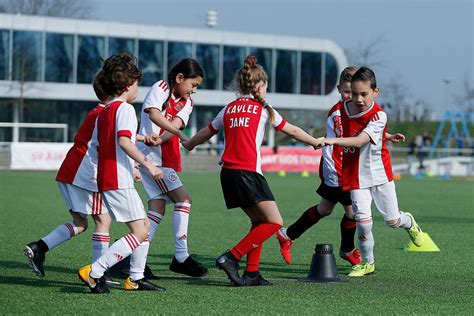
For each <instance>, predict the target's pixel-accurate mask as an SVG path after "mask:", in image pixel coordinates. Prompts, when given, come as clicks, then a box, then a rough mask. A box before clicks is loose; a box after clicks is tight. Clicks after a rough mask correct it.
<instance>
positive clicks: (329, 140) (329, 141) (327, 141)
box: [324, 138, 334, 146]
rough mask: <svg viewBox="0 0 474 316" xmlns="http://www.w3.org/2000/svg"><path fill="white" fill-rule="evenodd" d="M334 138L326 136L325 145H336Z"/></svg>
mask: <svg viewBox="0 0 474 316" xmlns="http://www.w3.org/2000/svg"><path fill="white" fill-rule="evenodd" d="M333 140H334V139H331V138H324V146H330V145H334V141H333Z"/></svg>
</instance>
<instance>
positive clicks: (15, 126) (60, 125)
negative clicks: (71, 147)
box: [0, 122, 68, 143]
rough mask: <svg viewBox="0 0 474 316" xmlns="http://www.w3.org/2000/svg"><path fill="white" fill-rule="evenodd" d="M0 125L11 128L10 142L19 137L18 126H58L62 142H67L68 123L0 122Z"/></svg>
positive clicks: (17, 140) (17, 139) (15, 140)
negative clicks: (61, 132)
mask: <svg viewBox="0 0 474 316" xmlns="http://www.w3.org/2000/svg"><path fill="white" fill-rule="evenodd" d="M0 127H11V128H12V129H13V137H12V138H13V139H12V142H14V143H17V142H19V139H20V136H19V135H20V133H19V129H20V128H60V129H62V130H63V141H62V142H63V143H67V137H68V132H67V129H68V125H67V124H64V123H10V122H0Z"/></svg>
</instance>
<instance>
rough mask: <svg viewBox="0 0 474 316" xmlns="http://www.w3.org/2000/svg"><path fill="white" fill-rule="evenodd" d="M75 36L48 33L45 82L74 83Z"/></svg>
mask: <svg viewBox="0 0 474 316" xmlns="http://www.w3.org/2000/svg"><path fill="white" fill-rule="evenodd" d="M73 52H74V36H73V35H66V34H59V33H46V67H45V81H49V82H73V69H72V65H73V54H74V53H73Z"/></svg>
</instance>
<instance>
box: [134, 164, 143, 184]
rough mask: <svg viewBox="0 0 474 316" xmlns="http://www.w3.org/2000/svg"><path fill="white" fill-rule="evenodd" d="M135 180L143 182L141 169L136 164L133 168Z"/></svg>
mask: <svg viewBox="0 0 474 316" xmlns="http://www.w3.org/2000/svg"><path fill="white" fill-rule="evenodd" d="M133 181H135V182H142V174H141V173H140V169H138V166H135V167H134V168H133Z"/></svg>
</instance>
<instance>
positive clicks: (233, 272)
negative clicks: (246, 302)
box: [216, 251, 245, 286]
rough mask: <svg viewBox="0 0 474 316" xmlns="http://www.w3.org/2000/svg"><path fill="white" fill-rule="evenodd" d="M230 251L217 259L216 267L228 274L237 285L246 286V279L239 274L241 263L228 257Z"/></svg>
mask: <svg viewBox="0 0 474 316" xmlns="http://www.w3.org/2000/svg"><path fill="white" fill-rule="evenodd" d="M229 253H230V251H226V252H224V253H223V254H222V255H220V256H219V257H217V259H216V267H218V268H219V269H221V270H224V272H225V273H226V274H227V277H228V278H229V279H230V281H231V282H232V283H233V284H234V285H235V286H244V285H245V283H244V280H243V279H242V278H241V277H240V275H239V263H238V262H237V261H234V260H232V259H230V258H229V257H228V255H229Z"/></svg>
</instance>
